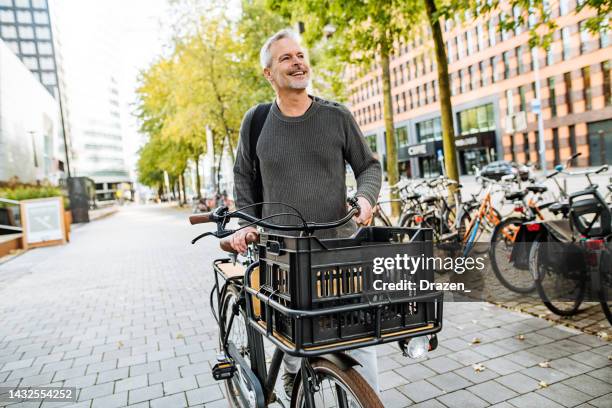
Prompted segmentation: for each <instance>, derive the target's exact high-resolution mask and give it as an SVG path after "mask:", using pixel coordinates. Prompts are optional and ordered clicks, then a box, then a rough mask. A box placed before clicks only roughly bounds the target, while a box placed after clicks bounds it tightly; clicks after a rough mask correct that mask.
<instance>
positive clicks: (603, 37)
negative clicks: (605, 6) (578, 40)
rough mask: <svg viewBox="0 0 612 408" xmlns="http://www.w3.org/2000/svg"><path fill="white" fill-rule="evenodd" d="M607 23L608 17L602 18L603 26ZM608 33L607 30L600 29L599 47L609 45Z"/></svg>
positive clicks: (607, 24)
mask: <svg viewBox="0 0 612 408" xmlns="http://www.w3.org/2000/svg"><path fill="white" fill-rule="evenodd" d="M609 24H610V23H609V21H608V19H607V18H606V19H604V27H607V26H609ZM609 35H610V33H609V32H608V31H604V30H601V31H600V32H599V48H606V47H607V46H608V45H610V37H609Z"/></svg>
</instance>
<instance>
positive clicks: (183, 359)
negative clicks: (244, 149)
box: [0, 206, 612, 408]
mask: <svg viewBox="0 0 612 408" xmlns="http://www.w3.org/2000/svg"><path fill="white" fill-rule="evenodd" d="M187 216H188V212H186V211H177V210H175V209H167V208H166V209H164V208H159V207H157V206H130V207H126V208H124V209H122V211H120V212H119V213H117V214H115V215H114V216H113V217H108V218H105V219H102V220H99V221H97V222H95V223H91V224H88V225H86V226H83V227H82V228H79V229H77V230H75V231H74V239H73V241H72V243H71V244H70V245H66V246H58V247H49V248H40V249H35V250H32V251H29V252H28V253H26V254H24V255H23V256H20V257H18V258H16V259H13V260H11V261H10V262H7V263H5V264H3V265H0V321H2V323H3V324H2V325H1V326H0V387H1V386H16V385H21V386H33V385H53V386H60V385H63V386H75V387H77V388H78V389H79V397H78V400H79V401H78V402H77V403H76V404H72V405H70V406H73V407H89V408H92V407H104V408H112V407H120V406H128V405H129V406H130V407H138V408H141V407H155V408H156V407H172V408H175V407H182V406H198V407H203V406H205V407H227V402H226V401H225V400H224V396H223V386H222V384H221V383H217V382H215V381H214V380H213V379H212V376H211V374H210V371H211V367H212V364H214V363H215V355H216V353H217V351H216V348H217V345H218V340H217V329H216V326H215V322H214V320H213V319H212V317H211V314H210V308H209V305H208V294H209V291H210V288H211V287H212V282H213V276H212V271H211V269H210V266H209V265H210V264H211V262H212V260H213V259H214V258H216V257H220V256H222V253H221V252H220V251H219V250H218V249H217V245H216V242H215V241H214V240H212V239H210V240H203V241H202V244H201V245H195V246H192V245H190V240H191V238H193V237H194V236H195V235H197V234H199V233H201V232H203V231H204V230H206V228H208V227H206V226H195V227H192V226H189V224H188V222H187ZM439 338H440V346H439V347H438V349H437V350H436V351H435V352H433V353H430V355H429V356H428V357H427V358H426V359H423V360H418V361H415V360H410V359H407V358H404V357H402V356H401V354H400V353H399V351H398V349H397V347H396V346H394V345H383V346H379V347H378V350H379V371H380V383H381V385H382V386H383V391H382V397H383V400H384V402H385V406H387V407H406V406H418V407H445V406H447V407H462V408H463V407H485V406H490V405H495V404H500V405H498V406H500V407H535V406H537V407H562V406H565V407H571V406H583V407H610V406H611V403H610V401H612V386H611V383H612V361H610V358H611V356H612V345H611V344H610V343H608V342H605V341H603V340H601V339H599V338H597V337H595V336H592V335H588V334H583V333H580V332H578V331H576V330H572V329H569V328H566V327H563V326H555V325H554V324H552V323H550V322H547V321H544V320H542V319H538V318H535V317H532V316H530V315H527V314H523V313H518V312H514V311H510V310H506V309H503V308H499V307H496V306H494V305H491V304H487V303H453V304H447V305H446V307H445V309H444V329H443V331H442V332H441V334H440V336H439ZM544 363H546V364H544ZM540 364H541V365H542V366H540ZM475 365H476V366H475ZM581 404H585V405H581ZM0 406H2V403H0ZM33 406H36V407H39V406H42V407H45V408H46V407H54V406H62V405H61V404H57V403H55V404H49V403H45V404H42V405H40V404H38V405H37V404H32V403H28V404H15V405H12V406H11V408H17V407H33Z"/></svg>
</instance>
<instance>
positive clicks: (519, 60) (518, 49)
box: [515, 45, 525, 75]
mask: <svg viewBox="0 0 612 408" xmlns="http://www.w3.org/2000/svg"><path fill="white" fill-rule="evenodd" d="M515 52H516V64H517V66H518V73H519V75H521V74H523V73H524V72H525V67H524V65H523V46H522V45H521V46H520V47H516V48H515Z"/></svg>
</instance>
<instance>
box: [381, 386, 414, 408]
mask: <svg viewBox="0 0 612 408" xmlns="http://www.w3.org/2000/svg"><path fill="white" fill-rule="evenodd" d="M380 399H381V401H382V403H383V406H384V407H385V408H404V407H408V406H410V405H412V401H410V399H409V398H408V397H407V396H405V395H404V394H402V393H401V392H399V391H398V390H396V389H391V390H387V391H383V392H381V393H380Z"/></svg>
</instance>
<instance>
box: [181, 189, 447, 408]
mask: <svg viewBox="0 0 612 408" xmlns="http://www.w3.org/2000/svg"><path fill="white" fill-rule="evenodd" d="M350 205H351V210H350V211H349V212H348V214H347V215H346V216H345V217H343V218H342V219H340V220H337V221H334V222H327V223H315V222H307V221H305V220H304V219H303V218H302V217H301V216H299V214H298V215H297V216H298V218H300V219H301V221H302V223H301V224H300V225H276V224H273V223H271V222H269V221H267V219H268V218H271V217H272V216H271V217H266V218H263V219H259V218H256V217H254V216H252V215H249V214H247V213H245V212H243V210H244V209H241V210H236V211H233V212H230V211H228V209H227V207H219V208H217V209H215V210H214V211H213V212H211V213H205V214H198V215H192V216H191V217H190V222H191V224H201V223H207V222H214V223H216V226H217V229H216V231H214V232H206V233H203V234H201V235H199V236H198V237H196V238H195V239H194V240H193V241H192V243H195V242H197V241H198V240H199V239H201V238H203V237H206V236H211V235H212V236H215V237H217V238H221V239H222V240H221V242H220V244H221V247H222V249H224V250H225V251H227V252H231V245H230V242H229V240H228V237H229V236H230V235H231V234H233V233H234V232H235V231H233V230H229V229H226V226H227V223H228V222H229V221H230V220H231V219H242V220H245V221H247V222H249V223H251V224H252V225H258V226H260V227H263V228H266V229H270V230H274V231H281V232H283V231H300V232H301V236H299V237H295V236H287V235H279V234H278V233H272V232H260V234H259V240H258V241H257V237H256V236H254V234H252V235H249V236H248V237H247V238H248V241H249V242H250V243H251V246H250V249H249V253H248V257H247V258H248V259H247V261H246V264H247V265H246V267H240V265H239V266H236V264H235V263H233V262H232V261H231V260H230V259H227V258H223V259H217V260H215V261H214V263H213V269H214V271H215V285H214V287H213V290H212V291H211V294H210V302H211V308H212V310H213V315H214V316H215V319H216V321H217V324H218V325H219V340H220V348H221V349H222V353H221V355H220V356H219V358H218V360H219V363H218V364H216V365H215V367H214V368H213V370H212V374H213V377H214V378H215V379H216V380H223V381H224V382H225V386H226V390H227V395H228V398H229V399H230V402H231V404H232V405H234V406H244V407H265V406H268V405H269V404H270V403H272V402H277V403H280V404H281V405H282V402H281V400H280V399H279V398H278V397H277V396H276V394H275V392H274V385H275V383H276V380H277V377H278V373H279V369H280V365H281V361H282V358H283V355H284V354H285V353H287V354H290V355H293V356H298V357H303V359H302V362H301V368H300V371H299V372H298V374H297V377H296V379H295V382H294V386H293V392H292V397H291V403H290V404H291V405H290V406H291V407H307V408H314V407H320V406H328V405H326V403H327V400H326V398H331V399H333V400H334V401H333V404H334V405H332V406H338V407H353V406H355V407H357V406H361V407H363V408H370V407H372V408H375V407H382V403H381V402H380V400H379V398H378V395H377V393H376V392H375V391H374V390H373V389H372V388H371V387H370V386H369V385H368V384H367V383H366V381H365V380H364V379H363V377H361V375H360V374H358V372H357V371H356V370H355V369H354V367H355V366H356V365H358V364H359V363H358V362H357V361H355V360H354V359H353V358H352V357H351V356H350V355H348V354H346V353H344V352H345V351H348V350H351V349H356V348H361V347H366V346H371V345H375V344H382V343H389V342H395V341H397V342H398V343H399V345H400V349H401V350H402V352H403V353H404V354H405V355H408V356H411V357H416V355H417V354H418V353H417V351H420V353H421V354H422V353H424V352H427V351H429V350H434V349H435V348H436V347H437V337H436V333H438V332H439V331H440V330H441V328H442V293H441V292H439V291H433V290H427V291H420V290H416V291H409V293H408V295H406V294H405V293H403V292H394V293H388V292H384V291H382V292H381V291H378V292H374V291H372V290H371V289H372V287H373V281H372V278H373V276H374V275H373V274H372V273H371V272H372V263H373V259H374V256H385V255H387V256H391V254H396V253H398V251H400V252H401V253H406V254H410V255H411V256H419V255H420V254H421V253H423V254H425V255H427V254H429V255H431V253H432V243H431V234H430V231H428V230H424V229H402V228H382V227H367V228H361V229H360V230H358V232H357V233H355V234H354V235H353V236H352V237H350V238H343V239H328V240H319V239H317V238H315V237H314V236H312V234H313V233H314V232H315V231H317V230H323V229H330V228H336V227H338V226H341V225H343V224H344V223H346V222H348V221H349V220H350V219H351V218H352V217H353V216H354V215H355V214H357V212H358V211H359V207H358V206H357V203H356V200H354V199H353V200H351V201H350ZM278 215H279V214H276V215H275V216H278ZM283 215H287V213H285V214H283ZM293 215H296V214H293ZM400 237H401V238H402V240H404V241H408V242H398V241H397V239H399V238H400ZM235 259H236V258H235V257H234V260H235ZM400 272H401V271H398V270H393V271H392V273H388V274H382V275H377V276H379V277H382V279H383V280H385V281H391V282H395V281H399V280H400V279H428V280H430V281H433V271H431V270H426V269H423V270H419V271H416V273H414V274H410V273H400ZM215 295H216V300H217V305H218V307H217V310H216V314H215V307H214V299H215ZM263 337H266V338H267V339H268V340H269V341H270V342H272V343H273V344H274V346H275V347H276V349H275V351H274V354H273V356H272V359H271V362H270V365H269V367H268V366H267V365H266V358H265V353H264V344H263ZM415 350H416V351H415ZM411 353H412V354H411ZM415 353H416V354H415Z"/></svg>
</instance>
